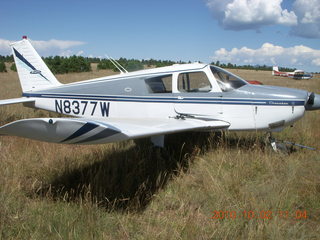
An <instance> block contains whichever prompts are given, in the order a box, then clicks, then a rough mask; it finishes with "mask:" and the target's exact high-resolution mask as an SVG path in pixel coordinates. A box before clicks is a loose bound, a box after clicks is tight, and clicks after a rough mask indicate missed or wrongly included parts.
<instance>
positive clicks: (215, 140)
mask: <svg viewBox="0 0 320 240" xmlns="http://www.w3.org/2000/svg"><path fill="white" fill-rule="evenodd" d="M91 74H92V75H94V77H100V76H101V75H103V74H108V73H107V72H97V71H94V72H93V73H83V74H67V75H60V76H58V79H59V80H61V81H63V82H71V81H74V80H76V79H77V78H80V79H89V78H91ZM237 74H239V75H242V76H243V77H244V78H250V80H259V81H262V82H264V83H265V84H269V83H271V84H273V85H282V86H289V87H295V88H303V89H306V90H309V91H315V92H320V85H319V77H318V76H317V77H315V78H313V79H311V80H308V81H294V80H289V79H285V78H277V79H276V78H274V77H272V76H271V75H270V73H267V72H256V71H239V70H237ZM0 81H1V83H2V84H1V86H2V88H1V91H0V98H1V99H5V98H11V97H19V95H20V87H19V84H18V79H17V76H16V73H13V72H8V73H3V74H0ZM48 114H52V113H47V112H44V111H35V110H33V109H29V108H23V107H22V106H20V105H11V106H5V107H1V109H0V122H1V124H3V123H6V122H10V121H13V120H16V119H21V118H27V117H34V116H38V117H41V116H48ZM319 133H320V129H319V113H318V112H308V113H306V115H305V117H304V118H303V119H301V120H300V121H299V122H298V123H297V124H295V126H294V128H288V129H285V130H284V131H283V132H281V133H278V134H276V136H277V137H278V138H280V139H286V140H290V141H293V142H298V143H301V144H305V145H308V146H313V147H316V148H318V149H320V141H319V139H320V136H319ZM264 140H265V137H264V135H263V134H262V133H255V132H252V133H245V132H243V133H228V132H227V133H225V134H222V135H219V134H218V135H212V134H205V133H201V134H199V133H192V134H191V133H183V134H176V135H172V136H170V137H169V138H168V139H167V141H168V143H169V145H171V146H172V148H168V149H165V150H160V149H155V148H151V147H150V146H149V145H147V144H145V143H143V142H140V143H139V144H135V143H134V142H132V141H127V142H122V143H115V144H106V145H96V146H77V145H62V144H49V143H43V142H37V141H32V140H27V139H22V138H16V137H5V136H2V137H0V239H319V238H320V227H319V226H320V224H319V222H320V176H319V172H320V164H319V163H320V157H319V151H309V150H304V149H297V151H295V152H292V153H290V154H287V153H279V154H276V153H274V152H273V151H272V150H271V149H270V147H269V146H267V145H266V144H265V141H264ZM250 211H251V212H250ZM217 212H219V214H220V215H218V216H219V217H218V219H215V217H216V218H217V215H216V213H217ZM231 212H232V215H230V213H231ZM249 212H250V213H249ZM234 213H235V214H236V216H235V215H234ZM304 213H306V216H304V215H303V214H304ZM223 214H224V215H223ZM252 214H254V217H253V215H252ZM297 214H298V215H297ZM299 214H300V215H299ZM219 218H220V219H219Z"/></svg>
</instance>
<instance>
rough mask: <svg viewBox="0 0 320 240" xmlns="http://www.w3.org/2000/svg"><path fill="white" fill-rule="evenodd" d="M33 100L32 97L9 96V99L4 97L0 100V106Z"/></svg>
mask: <svg viewBox="0 0 320 240" xmlns="http://www.w3.org/2000/svg"><path fill="white" fill-rule="evenodd" d="M34 101H35V100H34V99H33V98H25V97H22V98H11V99H4V100H0V106H1V105H8V104H16V103H27V102H34Z"/></svg>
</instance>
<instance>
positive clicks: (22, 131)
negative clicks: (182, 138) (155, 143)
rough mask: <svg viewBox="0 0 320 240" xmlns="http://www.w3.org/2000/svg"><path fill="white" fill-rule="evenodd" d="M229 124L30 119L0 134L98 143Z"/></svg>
mask: <svg viewBox="0 0 320 240" xmlns="http://www.w3.org/2000/svg"><path fill="white" fill-rule="evenodd" d="M229 126H230V124H229V123H227V122H225V121H221V120H212V119H209V120H208V119H202V120H199V119H191V118H190V119H189V118H186V119H175V118H168V119H146V120H143V119H137V120H132V119H108V120H107V121H105V119H103V120H101V119H84V118H80V119H76V118H31V119H23V120H18V121H15V122H12V123H9V124H6V125H4V126H2V127H0V135H13V136H19V137H25V138H30V139H35V140H40V141H46V142H54V143H67V144H101V143H109V142H116V141H122V140H126V139H135V138H141V137H149V136H157V135H164V134H169V133H175V132H183V131H196V130H208V131H210V130H219V129H226V128H228V127H229Z"/></svg>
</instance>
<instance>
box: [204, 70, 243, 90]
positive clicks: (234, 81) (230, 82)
mask: <svg viewBox="0 0 320 240" xmlns="http://www.w3.org/2000/svg"><path fill="white" fill-rule="evenodd" d="M210 69H211V71H212V74H213V75H214V77H215V78H216V80H217V82H218V84H219V86H220V88H221V90H222V91H223V92H228V91H231V90H232V89H237V88H240V87H242V86H244V85H246V84H247V83H246V81H245V80H243V79H241V78H240V77H238V76H236V75H233V74H232V73H230V72H228V71H226V70H223V69H222V68H219V67H216V66H210Z"/></svg>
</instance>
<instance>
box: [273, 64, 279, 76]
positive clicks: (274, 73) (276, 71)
mask: <svg viewBox="0 0 320 240" xmlns="http://www.w3.org/2000/svg"><path fill="white" fill-rule="evenodd" d="M277 74H279V68H278V67H277V66H273V68H272V75H277Z"/></svg>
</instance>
